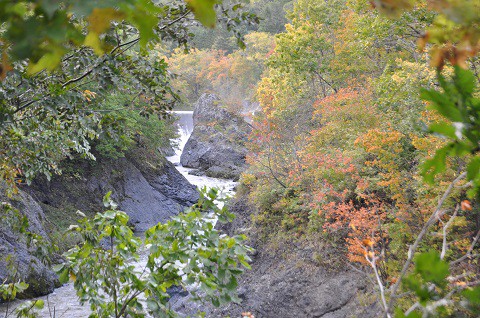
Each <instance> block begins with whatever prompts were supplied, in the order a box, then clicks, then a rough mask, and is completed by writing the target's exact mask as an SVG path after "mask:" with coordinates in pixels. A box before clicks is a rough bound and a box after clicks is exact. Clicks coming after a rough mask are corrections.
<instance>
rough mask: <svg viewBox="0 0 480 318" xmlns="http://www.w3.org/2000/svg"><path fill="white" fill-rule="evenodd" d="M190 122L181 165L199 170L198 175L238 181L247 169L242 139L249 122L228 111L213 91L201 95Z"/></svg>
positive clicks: (245, 135) (248, 128) (246, 132)
mask: <svg viewBox="0 0 480 318" xmlns="http://www.w3.org/2000/svg"><path fill="white" fill-rule="evenodd" d="M193 124H194V128H193V133H192V135H191V136H190V138H189V139H188V141H187V143H186V145H185V148H184V149H183V153H182V156H181V158H180V162H181V164H182V165H183V166H184V167H188V168H194V169H198V172H197V173H198V174H201V173H205V175H207V176H209V177H214V178H223V179H235V180H237V179H238V178H239V176H240V174H241V173H242V172H243V171H244V170H245V169H246V162H245V156H246V154H247V149H246V148H245V142H246V141H247V138H248V134H249V133H250V131H251V127H250V125H249V124H248V123H247V122H246V121H245V120H244V118H243V117H242V116H240V115H237V114H234V113H232V112H230V111H228V110H227V109H226V107H225V106H224V105H222V102H221V100H220V99H219V98H218V97H217V96H215V95H213V94H203V95H202V96H201V97H200V99H199V100H198V101H197V103H196V104H195V109H194V112H193Z"/></svg>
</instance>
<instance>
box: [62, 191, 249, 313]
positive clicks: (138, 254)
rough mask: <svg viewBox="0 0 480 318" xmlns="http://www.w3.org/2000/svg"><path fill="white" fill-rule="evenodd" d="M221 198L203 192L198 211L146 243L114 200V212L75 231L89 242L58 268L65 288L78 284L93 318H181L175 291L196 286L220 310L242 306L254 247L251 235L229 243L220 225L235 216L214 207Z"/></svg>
mask: <svg viewBox="0 0 480 318" xmlns="http://www.w3.org/2000/svg"><path fill="white" fill-rule="evenodd" d="M216 197H217V190H210V191H209V192H206V190H203V191H202V192H201V196H200V200H199V201H198V203H197V204H195V205H194V206H192V207H191V208H190V209H189V210H188V211H186V212H185V213H184V214H181V215H179V216H176V217H174V218H172V219H171V220H170V221H168V222H167V223H165V224H161V223H159V224H157V225H155V226H153V227H152V228H150V229H149V230H147V232H146V233H145V239H143V240H142V239H141V238H138V237H135V236H134V233H133V231H132V230H131V229H130V228H129V227H128V225H127V223H128V216H127V215H126V214H125V213H124V212H121V211H117V210H116V205H115V204H114V203H113V202H112V201H111V200H110V194H107V195H106V196H105V198H104V204H105V206H106V207H109V208H110V209H109V210H107V211H105V212H104V213H98V214H97V215H96V216H95V218H94V219H93V220H90V219H87V218H83V219H82V220H80V221H79V225H72V226H71V228H70V229H71V230H72V231H75V232H77V233H79V234H80V235H81V236H82V237H83V240H84V242H83V244H82V245H81V246H77V247H74V248H72V249H71V250H69V251H68V252H67V253H66V254H65V256H66V258H67V262H66V263H65V264H62V265H58V266H57V267H56V268H55V269H56V271H57V272H58V274H59V276H60V279H61V281H63V282H66V281H68V279H69V278H70V279H71V280H73V281H74V287H75V289H76V291H77V295H78V297H79V299H80V302H81V303H82V304H84V303H89V304H90V308H91V309H92V311H93V313H92V314H91V315H90V317H144V315H145V313H146V312H149V313H151V314H156V315H160V316H161V317H176V314H175V312H173V311H171V310H170V309H169V307H168V300H169V298H170V296H169V294H168V288H170V287H172V286H181V287H183V288H185V289H186V288H187V285H191V286H196V287H195V288H196V290H195V291H191V293H192V294H193V295H194V299H195V300H204V301H209V302H211V303H213V304H214V305H215V306H219V305H221V304H224V303H226V302H230V301H234V302H239V301H240V299H239V298H238V296H237V293H236V287H237V277H238V276H239V275H240V274H241V273H242V272H243V271H244V269H245V268H250V266H249V264H248V261H249V260H250V258H249V257H248V256H247V253H248V252H249V251H251V248H249V247H248V246H246V245H244V244H243V243H242V242H243V240H244V239H245V237H244V236H235V237H229V236H226V235H222V234H221V233H220V232H219V231H218V230H216V229H215V228H214V222H215V220H218V222H225V221H230V220H231V219H232V217H233V215H232V214H231V213H229V212H228V210H227V209H226V208H222V209H220V208H218V207H217V206H216V205H215V204H214V202H213V201H214V200H215V199H216ZM143 250H146V253H147V255H146V258H147V260H146V262H142V255H143ZM145 304H146V308H145Z"/></svg>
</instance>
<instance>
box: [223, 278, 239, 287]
mask: <svg viewBox="0 0 480 318" xmlns="http://www.w3.org/2000/svg"><path fill="white" fill-rule="evenodd" d="M237 286H238V282H237V279H236V278H235V276H232V277H231V279H230V281H229V282H228V284H227V285H226V287H227V289H228V290H235V288H237Z"/></svg>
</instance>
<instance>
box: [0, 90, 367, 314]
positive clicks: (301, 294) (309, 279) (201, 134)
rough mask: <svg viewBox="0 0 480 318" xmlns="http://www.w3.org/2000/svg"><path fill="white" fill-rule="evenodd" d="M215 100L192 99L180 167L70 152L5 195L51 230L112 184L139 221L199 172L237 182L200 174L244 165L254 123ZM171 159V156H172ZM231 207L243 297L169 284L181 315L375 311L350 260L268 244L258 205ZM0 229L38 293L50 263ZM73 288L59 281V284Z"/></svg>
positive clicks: (175, 207)
mask: <svg viewBox="0 0 480 318" xmlns="http://www.w3.org/2000/svg"><path fill="white" fill-rule="evenodd" d="M221 106H222V105H221V101H220V100H219V99H218V98H217V97H216V96H215V95H212V94H204V95H202V97H201V98H200V99H199V101H198V103H197V104H196V105H195V109H194V112H193V123H194V127H193V132H192V134H191V136H190V138H189V139H188V141H187V142H186V144H185V147H184V149H183V152H182V154H181V157H180V165H179V166H178V167H175V166H174V164H173V163H171V162H169V161H167V160H165V159H164V158H158V157H156V156H151V155H148V154H145V153H142V149H137V150H136V152H135V153H134V154H129V155H127V156H126V157H125V158H120V159H117V160H107V159H104V160H98V161H97V162H95V163H89V162H85V161H76V162H72V163H71V164H70V165H69V167H67V169H66V171H65V173H64V174H63V175H62V176H56V177H54V178H53V179H52V180H51V181H47V180H44V179H41V178H40V179H37V180H35V181H34V182H33V184H32V185H31V186H29V187H27V186H25V187H22V189H21V191H20V195H19V197H18V198H17V199H15V200H9V201H10V202H11V203H12V205H13V206H14V207H16V208H17V209H19V210H20V211H21V212H22V213H23V214H24V215H26V216H27V217H28V219H29V221H30V226H31V230H32V231H34V232H36V233H38V234H40V235H42V236H45V237H49V235H51V233H52V232H53V227H54V226H59V224H63V225H64V226H66V225H67V224H68V223H74V221H75V218H76V216H75V211H76V210H81V211H86V212H88V211H95V212H96V211H101V209H102V201H101V198H102V196H103V195H104V194H105V193H106V192H108V191H112V198H113V199H114V200H115V201H116V202H118V203H119V208H120V209H121V210H124V211H126V212H128V214H129V216H130V220H131V225H132V226H134V227H135V229H136V230H138V231H140V232H141V231H144V230H145V229H146V228H148V227H149V226H151V225H153V224H155V223H157V222H161V221H165V220H167V219H168V218H169V217H171V216H173V215H175V214H177V213H179V212H180V211H182V210H183V209H184V208H185V207H187V206H189V205H191V204H193V203H194V202H195V201H196V200H197V199H198V193H197V190H196V188H195V186H194V185H192V184H191V182H192V183H195V184H196V185H198V186H200V185H205V182H207V183H208V184H210V185H228V186H229V187H230V188H231V187H233V186H234V185H235V184H234V183H232V182H230V181H226V182H224V181H221V182H220V183H216V182H217V181H215V180H219V179H208V177H202V176H201V175H206V176H210V177H217V178H218V177H224V178H232V179H238V178H239V176H240V174H241V173H242V172H243V171H244V170H245V169H247V165H246V163H245V156H246V153H247V150H246V149H245V147H244V142H245V141H246V139H247V138H248V134H249V132H250V129H251V128H250V126H249V125H248V124H247V123H246V122H245V121H244V119H243V118H242V117H241V116H240V115H235V114H232V113H231V112H229V111H227V110H226V109H225V108H224V107H221ZM181 146H182V145H181ZM178 159H179V158H175V159H174V158H173V157H170V160H171V161H173V162H175V161H176V160H178ZM186 167H190V169H187V168H186ZM176 168H177V169H176ZM179 170H180V171H181V172H182V173H183V175H182V173H180V172H179ZM199 175H200V176H199ZM195 178H196V179H195ZM205 178H207V179H205ZM187 179H188V180H187ZM189 181H190V182H189ZM3 200H8V199H7V198H2V201H3ZM229 208H230V209H231V211H232V212H234V213H235V215H236V219H235V220H234V221H233V222H232V223H229V224H226V225H223V226H222V228H221V229H222V230H223V231H224V232H226V233H227V234H229V235H234V234H245V235H247V236H248V237H249V244H250V245H251V246H252V247H254V248H255V252H254V254H253V255H252V260H253V261H252V264H251V266H252V270H250V271H247V272H246V273H245V274H244V275H243V276H242V277H241V279H240V281H239V294H240V297H241V299H242V302H241V303H240V304H234V303H232V304H230V305H227V306H226V307H221V308H214V307H213V306H211V305H208V304H201V305H198V304H194V303H192V302H190V301H189V296H188V293H187V292H185V291H181V290H180V291H175V292H173V293H172V296H173V297H172V302H171V304H172V308H173V309H174V310H175V311H177V312H179V313H180V314H181V315H185V316H186V315H192V314H195V313H196V312H197V311H198V310H201V311H204V312H205V313H206V317H227V316H228V317H241V316H242V313H244V312H251V313H252V314H253V315H254V316H255V317H256V318H259V317H266V318H268V317H292V316H296V317H325V318H341V317H373V316H374V315H373V314H372V313H373V312H375V305H371V304H372V302H371V300H368V299H367V300H365V297H364V295H365V294H366V291H367V290H368V282H367V281H366V280H365V278H364V276H363V275H362V274H359V273H358V272H355V271H353V270H351V269H349V268H339V267H332V266H330V265H328V264H326V263H328V262H325V261H319V259H318V254H319V251H321V250H322V249H325V248H326V247H324V246H319V245H318V244H317V243H316V242H310V243H308V244H302V245H298V244H297V245H296V244H295V243H294V242H290V243H286V242H284V243H279V244H277V245H275V244H272V242H267V241H265V240H263V239H262V238H261V236H260V235H259V231H258V229H257V228H256V225H255V222H254V221H253V220H252V217H253V216H254V215H256V214H257V211H256V210H255V207H254V206H253V205H252V204H250V203H249V202H248V198H247V196H246V195H245V193H239V194H238V195H237V197H236V198H235V199H233V200H231V201H230V203H229ZM65 211H67V212H68V213H65ZM53 223H54V224H53ZM1 234H2V235H0V243H1V245H0V246H7V252H8V253H13V254H14V255H15V258H16V261H17V264H18V266H17V268H18V273H19V277H21V278H23V279H25V280H26V281H27V282H28V283H29V284H31V286H32V288H30V289H29V290H28V293H26V294H25V295H24V296H25V297H33V296H39V295H45V294H47V293H50V292H52V291H53V290H54V288H55V287H58V286H59V284H58V280H57V278H56V276H55V275H54V274H53V272H52V271H51V270H50V269H49V267H48V266H45V265H43V264H42V263H41V261H40V260H39V259H37V258H36V257H35V256H34V255H32V253H31V251H29V250H28V248H27V247H26V245H25V244H23V243H20V242H16V241H15V239H14V236H13V234H12V233H10V232H8V231H5V230H4V229H3V228H2V233H1ZM273 245H275V246H273ZM2 253H3V251H2ZM0 265H1V266H0V279H3V277H5V276H6V274H7V273H6V272H2V269H3V268H6V264H5V263H2V264H0ZM2 275H3V276H2ZM71 292H72V290H69V289H66V287H62V288H61V289H59V290H58V291H57V293H71ZM71 297H73V298H75V295H71ZM60 299H64V298H60ZM373 303H374V302H373ZM60 305H61V304H59V306H60ZM68 308H69V310H70V312H71V315H73V316H71V317H83V316H82V315H84V314H85V311H84V310H83V309H82V308H81V307H79V306H77V307H76V306H74V305H71V306H69V307H68ZM0 312H1V310H0ZM42 317H43V316H42ZM45 317H48V316H45Z"/></svg>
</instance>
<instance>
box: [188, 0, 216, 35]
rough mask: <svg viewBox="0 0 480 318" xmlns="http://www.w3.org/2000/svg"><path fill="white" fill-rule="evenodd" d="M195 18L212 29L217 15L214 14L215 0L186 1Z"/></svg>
mask: <svg viewBox="0 0 480 318" xmlns="http://www.w3.org/2000/svg"><path fill="white" fill-rule="evenodd" d="M186 1H187V4H188V6H189V8H190V9H191V10H192V11H193V14H194V15H195V18H196V19H197V20H198V21H200V22H201V23H202V24H203V25H204V26H206V27H208V28H214V27H215V24H216V21H217V15H216V13H215V8H214V7H215V4H216V2H217V1H216V0H186Z"/></svg>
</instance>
